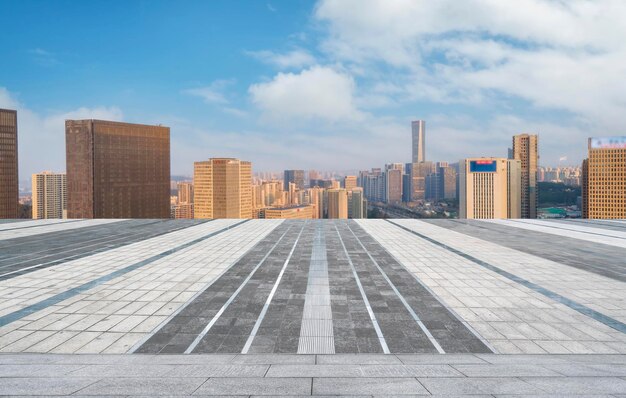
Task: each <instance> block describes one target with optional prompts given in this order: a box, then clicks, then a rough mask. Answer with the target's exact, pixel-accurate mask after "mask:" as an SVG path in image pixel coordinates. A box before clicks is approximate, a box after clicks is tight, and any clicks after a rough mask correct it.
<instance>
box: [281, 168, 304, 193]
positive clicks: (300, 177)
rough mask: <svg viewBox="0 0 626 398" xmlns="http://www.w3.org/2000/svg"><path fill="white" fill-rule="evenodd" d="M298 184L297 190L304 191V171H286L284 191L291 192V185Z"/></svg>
mask: <svg viewBox="0 0 626 398" xmlns="http://www.w3.org/2000/svg"><path fill="white" fill-rule="evenodd" d="M291 182H292V183H294V184H296V189H304V170H285V178H284V180H283V184H284V185H283V190H284V191H285V192H289V183H291Z"/></svg>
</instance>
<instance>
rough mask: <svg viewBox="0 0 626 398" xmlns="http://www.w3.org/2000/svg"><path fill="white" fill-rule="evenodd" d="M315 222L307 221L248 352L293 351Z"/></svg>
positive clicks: (295, 345) (301, 312) (295, 350)
mask: <svg viewBox="0 0 626 398" xmlns="http://www.w3.org/2000/svg"><path fill="white" fill-rule="evenodd" d="M314 226H315V223H313V222H309V223H307V225H306V227H305V228H304V229H303V230H302V236H301V237H300V241H299V243H298V246H297V247H296V249H295V251H294V254H293V256H292V258H291V260H290V261H289V266H288V267H287V268H286V269H285V273H284V275H283V277H282V281H281V283H280V284H279V285H278V288H277V290H276V294H275V295H274V298H273V300H272V302H271V304H270V306H269V307H268V311H267V313H266V314H265V317H264V319H263V321H262V323H261V324H260V326H259V329H258V330H257V331H256V334H255V337H254V340H253V342H252V345H251V346H250V348H249V350H248V353H249V354H253V353H292V354H293V353H296V352H297V349H298V336H299V333H300V330H301V321H302V314H303V312H304V303H305V295H306V288H307V274H308V272H309V263H310V261H309V259H310V258H311V254H312V250H313V248H312V246H313V245H312V243H313V236H314Z"/></svg>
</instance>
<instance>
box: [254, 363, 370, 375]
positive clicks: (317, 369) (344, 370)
mask: <svg viewBox="0 0 626 398" xmlns="http://www.w3.org/2000/svg"><path fill="white" fill-rule="evenodd" d="M265 377H363V373H362V372H361V367H360V366H359V365H272V366H270V369H269V371H268V372H267V375H266V376H265Z"/></svg>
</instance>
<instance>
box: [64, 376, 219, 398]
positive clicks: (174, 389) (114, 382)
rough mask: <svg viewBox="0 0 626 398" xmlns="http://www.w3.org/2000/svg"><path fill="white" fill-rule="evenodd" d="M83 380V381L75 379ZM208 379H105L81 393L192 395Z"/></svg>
mask: <svg viewBox="0 0 626 398" xmlns="http://www.w3.org/2000/svg"><path fill="white" fill-rule="evenodd" d="M75 380H83V379H75ZM206 380H207V379H206V378H202V377H201V378H148V377H140V378H133V377H116V378H104V379H102V380H99V381H98V382H96V383H94V384H91V385H89V386H88V387H87V388H85V389H83V390H81V391H80V394H83V395H148V396H156V395H191V394H192V393H193V392H194V391H196V389H197V388H198V387H200V386H201V385H202V383H204V382H205V381H206Z"/></svg>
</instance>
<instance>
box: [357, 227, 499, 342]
mask: <svg viewBox="0 0 626 398" xmlns="http://www.w3.org/2000/svg"><path fill="white" fill-rule="evenodd" d="M350 225H351V229H353V231H354V234H355V236H357V237H358V239H359V240H360V241H361V242H363V245H364V246H365V247H366V249H365V250H366V252H367V253H368V256H372V257H373V258H374V260H373V261H375V262H376V263H378V265H379V267H380V268H381V269H382V270H383V272H385V273H386V274H387V275H388V278H389V280H390V281H391V283H392V284H393V285H394V286H395V287H396V289H397V290H398V291H399V293H400V294H401V295H402V296H403V297H404V298H405V300H406V302H407V304H408V305H409V306H410V307H411V308H412V310H413V311H414V312H415V314H416V315H417V316H418V317H419V319H420V320H421V321H422V322H423V323H424V326H425V327H426V328H427V329H428V330H429V331H430V332H431V333H432V336H433V337H434V338H435V339H436V340H437V342H438V343H439V344H440V345H441V348H442V349H443V350H444V351H445V352H446V353H491V352H493V349H492V348H491V347H490V346H489V344H488V343H487V342H486V341H485V340H484V339H483V338H482V336H480V335H479V334H478V333H477V332H476V331H474V330H473V329H472V328H471V326H470V325H468V324H467V322H465V321H464V320H463V319H462V318H461V317H460V316H458V315H457V314H456V313H455V312H454V311H453V310H452V309H451V308H448V307H447V306H446V305H445V303H444V302H442V301H441V300H440V299H439V298H438V297H437V296H436V295H435V294H434V293H433V292H432V291H431V290H430V289H429V288H428V287H427V286H426V285H424V283H422V282H421V281H420V279H419V278H418V277H417V276H416V275H415V274H413V273H412V272H410V271H409V270H408V269H407V268H406V267H405V266H404V265H403V264H402V263H400V261H398V260H397V259H396V258H395V257H394V256H393V255H392V254H391V253H389V252H388V251H387V250H386V249H385V248H384V247H383V246H382V245H381V244H380V243H378V241H377V240H376V239H375V238H374V237H373V236H372V235H370V234H369V233H367V232H366V231H365V229H363V228H362V227H361V226H360V225H359V224H358V223H357V222H354V221H352V222H351V223H350Z"/></svg>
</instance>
